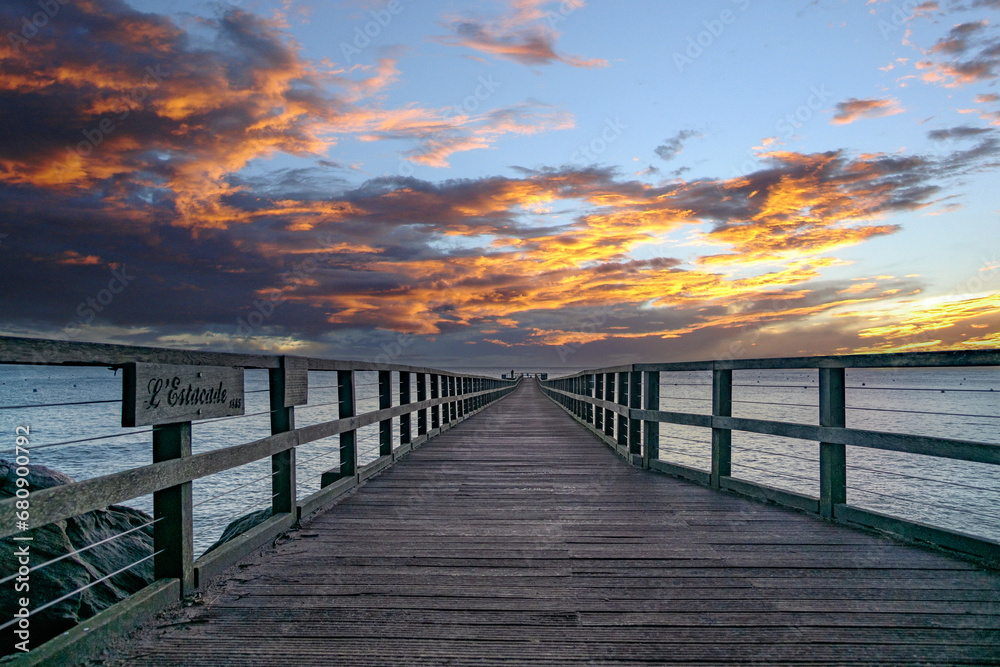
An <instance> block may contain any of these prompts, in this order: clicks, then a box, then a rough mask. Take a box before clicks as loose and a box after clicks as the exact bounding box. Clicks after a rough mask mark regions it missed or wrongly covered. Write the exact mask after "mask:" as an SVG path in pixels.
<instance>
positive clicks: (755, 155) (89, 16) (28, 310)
mask: <svg viewBox="0 0 1000 667" xmlns="http://www.w3.org/2000/svg"><path fill="white" fill-rule="evenodd" d="M43 5H44V6H43ZM48 5H51V7H49V6H48ZM48 5H46V3H44V2H43V3H39V2H38V0H11V1H8V2H5V3H4V4H3V6H2V7H0V26H2V27H3V32H4V35H5V37H4V39H3V40H2V41H0V109H2V111H3V118H4V123H2V124H0V132H2V134H3V139H2V141H0V211H2V215H0V260H2V261H0V267H2V269H0V271H2V276H3V277H2V282H3V286H4V287H3V290H2V297H0V298H2V299H3V306H4V308H3V313H4V316H3V319H2V324H0V334H3V335H15V336H32V337H46V338H59V339H67V340H80V341H92V342H110V343H123V344H134V345H153V346H177V347H185V348H196V349H211V350H218V351H267V352H275V353H280V352H287V353H290V354H308V355H310V356H325V357H334V358H344V359H360V360H376V359H378V360H381V361H385V360H389V361H394V362H399V363H410V362H413V363H417V362H419V363H420V364H421V365H437V366H453V367H468V366H475V365H487V366H502V365H510V364H511V363H515V360H516V363H515V365H518V366H523V365H525V364H534V365H538V366H545V367H553V366H561V365H568V366H595V367H596V366H602V365H609V364H618V363H630V362H634V361H639V360H643V361H681V360H693V359H713V358H724V357H732V356H760V357H766V356H798V355H812V354H846V353H855V352H894V351H931V350H978V349H985V348H994V347H1000V215H998V214H1000V198H998V193H1000V189H998V188H997V187H996V182H997V167H998V166H1000V94H998V93H1000V89H998V86H997V82H998V79H1000V11H998V10H1000V2H997V0H955V1H949V0H940V1H937V2H935V1H933V0H931V1H926V2H915V1H912V0H909V1H902V0H899V1H896V0H868V1H867V2H861V1H860V0H859V1H857V2H841V1H840V0H802V1H800V2H795V3H780V5H779V4H778V3H764V2H761V1H760V0H715V1H714V2H709V3H662V2H652V1H650V2H635V3H625V4H622V3H616V4H613V3H598V2H596V1H595V0H591V1H590V2H584V0H562V1H561V2H560V1H553V2H546V1H543V0H497V1H491V2H486V1H483V2H475V3H469V2H465V3H463V2H450V1H434V2H423V3H415V2H410V1H408V0H388V1H386V0H345V1H343V2H332V3H317V2H310V1H302V2H299V1H297V0H282V1H271V0H260V1H255V0H243V1H242V2H239V1H236V2H203V1H201V0H183V1H181V2H171V3H167V2H163V1H162V0H128V1H125V0H68V1H66V2H65V3H63V0H60V1H59V2H57V1H56V0H52V2H51V3H48ZM677 5H680V6H677ZM46 7H48V9H46ZM46 12H47V13H46ZM111 285H114V286H115V287H114V289H112V288H111V287H110V286H111Z"/></svg>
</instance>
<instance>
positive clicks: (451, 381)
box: [448, 375, 458, 424]
mask: <svg viewBox="0 0 1000 667" xmlns="http://www.w3.org/2000/svg"><path fill="white" fill-rule="evenodd" d="M448 395H449V396H451V397H452V399H454V400H452V401H451V402H450V403H448V405H449V406H450V407H449V410H450V411H451V423H452V424H454V423H455V422H457V421H458V378H457V377H455V376H453V375H449V376H448Z"/></svg>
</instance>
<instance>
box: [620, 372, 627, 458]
mask: <svg viewBox="0 0 1000 667" xmlns="http://www.w3.org/2000/svg"><path fill="white" fill-rule="evenodd" d="M628 376H629V374H628V373H627V372H623V373H619V374H618V405H620V406H622V407H624V408H627V407H628V390H629V378H628ZM628 427H629V424H628V417H626V416H625V415H618V446H619V447H627V446H628Z"/></svg>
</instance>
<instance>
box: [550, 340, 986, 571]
mask: <svg viewBox="0 0 1000 667" xmlns="http://www.w3.org/2000/svg"><path fill="white" fill-rule="evenodd" d="M998 365H1000V350H981V351H974V352H940V353H906V354H876V355H844V356H822V357H798V358H779V359H737V360H720V361H704V362H690V363H687V362H685V363H642V364H630V365H625V366H616V367H610V368H598V369H592V370H586V371H582V372H579V373H576V374H574V375H570V376H566V377H560V378H554V379H550V380H547V381H540V382H539V384H540V385H541V387H542V389H543V391H544V392H545V393H546V394H547V395H548V396H549V398H551V399H552V400H553V401H555V402H556V403H557V404H558V405H560V406H562V407H563V408H564V409H565V410H566V411H567V412H568V413H569V414H570V415H571V416H572V417H573V418H574V419H576V420H577V421H579V422H580V423H582V424H584V425H585V426H587V428H589V429H590V430H591V431H592V432H594V433H595V434H596V435H597V436H598V437H600V438H601V439H603V440H604V441H605V442H606V443H607V444H608V445H609V446H610V447H611V448H612V449H614V450H616V451H617V452H618V453H619V454H620V455H621V456H622V457H624V458H626V459H628V460H629V461H630V462H631V463H632V464H633V465H636V466H641V467H643V468H648V469H652V470H656V471H660V472H663V473H667V474H670V475H673V476H677V477H682V478H686V479H689V480H693V481H696V482H699V483H701V484H705V485H707V486H710V487H712V488H714V489H720V490H729V491H733V492H736V493H739V494H742V495H744V496H749V497H753V498H756V499H759V500H764V501H769V502H774V503H778V504H782V505H786V506H790V507H794V508H797V509H800V510H805V511H807V512H812V513H815V514H819V515H821V516H822V517H825V518H827V519H832V520H835V521H838V522H844V523H849V524H855V525H859V526H864V527H867V528H872V529H876V530H879V531H883V532H888V533H892V534H895V535H899V536H902V537H904V538H907V539H910V540H913V541H918V542H924V543H929V544H932V545H935V546H939V547H943V548H945V549H948V550H952V551H957V552H961V553H965V554H971V555H973V556H975V557H978V558H981V559H985V560H987V561H989V562H992V563H994V564H997V563H1000V540H998V539H997V537H996V536H997V535H1000V512H997V510H996V507H998V506H1000V485H995V484H994V485H991V488H978V491H982V492H986V493H992V496H990V498H991V501H989V502H988V503H987V502H984V503H983V505H985V506H978V507H974V508H972V509H969V510H966V511H968V512H972V513H976V514H979V515H980V516H982V517H985V518H986V520H987V522H992V528H993V529H994V530H993V531H991V535H990V536H988V537H987V536H983V535H978V534H969V533H967V532H964V531H961V530H954V529H950V528H947V527H942V526H940V525H934V524H933V523H930V522H927V521H923V520H913V519H912V518H911V517H905V516H898V515H894V514H892V513H887V512H883V511H874V510H872V509H870V508H863V507H859V506H858V505H857V504H855V503H850V502H848V490H849V489H854V487H853V486H851V485H850V484H849V482H848V469H849V467H850V466H849V461H848V457H847V454H848V451H849V450H848V449H847V448H848V447H857V448H865V450H868V451H870V450H881V451H884V452H897V453H906V454H917V455H924V456H929V457H936V458H935V459H931V460H930V461H931V462H933V461H934V460H938V461H940V460H941V459H947V460H950V461H964V462H974V463H978V464H989V465H992V466H997V465H1000V444H997V443H991V442H979V441H971V440H963V439H955V438H948V437H935V436H930V435H914V434H910V433H899V432H887V431H880V430H869V429H862V428H850V427H849V426H848V424H847V412H848V409H849V407H854V409H857V410H872V409H874V408H871V407H865V406H848V405H847V402H846V400H845V398H846V396H845V395H846V390H847V389H855V390H861V389H862V387H848V386H847V384H846V382H845V371H846V370H849V369H901V368H910V369H916V368H925V369H944V368H970V367H983V366H998ZM768 370H773V371H778V370H781V371H802V370H807V371H808V370H811V371H815V372H816V374H817V375H816V376H814V380H813V381H812V382H811V384H810V385H809V386H808V387H807V386H803V387H801V389H803V390H805V389H807V388H808V389H810V390H815V391H816V393H818V400H816V399H815V398H814V399H813V400H814V401H816V402H815V403H814V404H806V405H798V407H802V408H816V412H815V413H814V414H815V417H814V418H813V419H811V420H810V421H811V423H795V422H792V421H778V420H774V419H760V418H748V417H739V416H733V404H734V402H735V403H760V401H746V400H744V401H734V389H733V388H734V381H733V372H734V371H737V372H739V371H768ZM661 373H663V374H680V375H684V374H689V373H694V374H700V376H699V377H701V378H702V381H701V382H683V381H682V382H679V383H675V384H677V385H684V386H687V385H695V386H702V387H704V389H705V390H706V391H705V392H704V395H702V396H701V397H700V398H699V397H696V398H691V397H688V398H683V399H681V402H683V401H688V402H689V403H686V405H690V401H704V402H705V403H706V404H707V403H710V404H711V410H710V411H708V410H702V411H700V412H695V411H675V410H664V409H661V408H662V407H663V406H661ZM709 373H710V374H711V379H710V380H708V378H707V377H706V376H707V375H708V374H709ZM798 384H800V385H801V384H803V383H802V382H799V383H798ZM743 386H747V387H752V388H754V389H756V385H743ZM779 387H784V385H779ZM864 389H869V388H867V387H865V388H864ZM998 390H1000V387H998ZM933 391H935V392H936V391H938V390H933ZM958 391H980V392H984V395H985V396H987V397H989V396H996V397H997V399H998V400H1000V393H996V392H993V391H992V388H989V389H979V390H970V389H966V390H962V389H959V390H958ZM709 392H710V393H709ZM941 392H942V393H944V390H943V389H942V390H941ZM869 393H871V392H869ZM696 404H697V403H696ZM771 405H776V406H780V405H782V403H781V402H780V401H779V402H774V403H771ZM889 412H900V413H920V411H915V410H906V409H903V410H889ZM855 414H857V413H855ZM920 414H939V413H920ZM906 417H911V415H909V414H905V415H904V417H903V418H904V419H905V418H906ZM963 417H974V418H977V419H979V420H980V421H984V422H989V427H990V431H991V432H993V433H996V432H997V431H1000V428H997V427H1000V411H998V410H996V405H995V404H994V405H993V411H992V412H991V414H986V415H982V414H972V415H956V416H955V418H963ZM994 424H995V426H994ZM661 425H663V426H661ZM666 425H670V428H678V427H700V428H701V429H711V431H710V435H709V434H708V432H707V431H705V430H702V431H699V430H697V429H690V430H689V431H684V433H685V434H688V433H691V432H692V431H693V432H694V434H698V435H699V437H684V436H681V437H680V439H679V440H680V444H679V445H678V447H679V449H675V450H673V451H676V452H678V453H679V454H681V455H682V458H684V457H683V455H685V454H687V453H688V452H690V451H694V450H698V449H699V447H705V448H707V447H708V446H710V448H711V451H710V454H702V456H703V457H704V461H705V462H707V463H708V465H702V466H700V467H697V466H693V465H687V464H682V463H678V462H671V461H669V460H664V459H667V458H669V457H668V456H661V451H660V448H661V438H662V437H663V436H665V435H667V434H669V433H670V428H667V429H666V430H665V431H661V428H662V427H665V426H666ZM734 433H749V434H761V435H765V436H778V437H780V438H789V439H793V441H796V442H802V441H811V442H812V443H813V446H815V443H819V446H818V453H817V454H818V456H815V458H813V459H811V460H810V457H808V456H804V455H802V453H801V452H797V451H796V450H794V448H793V449H791V450H790V451H789V450H787V449H786V451H784V452H777V453H775V455H782V456H785V457H787V458H790V459H791V461H792V463H793V464H795V465H796V469H795V472H794V473H792V474H791V475H786V476H790V477H793V478H798V479H800V480H802V479H805V480H806V481H808V480H810V479H811V480H812V481H813V483H814V488H815V487H818V494H808V493H801V492H796V491H794V490H789V489H782V488H777V486H776V485H775V486H772V485H768V484H763V483H761V482H760V481H751V480H748V479H740V478H739V477H738V476H736V475H734V474H733V466H734V462H735V463H737V464H739V463H740V458H741V457H742V458H744V459H746V458H748V457H753V459H754V461H757V460H759V459H760V458H761V457H760V456H759V455H760V453H761V449H762V448H760V447H756V446H753V445H749V446H747V447H744V448H740V449H739V450H738V451H737V453H736V454H734V449H736V447H734V445H733V434H734ZM771 451H772V450H769V449H768V448H763V452H765V453H769V452H771ZM854 451H859V450H854ZM734 456H735V457H736V458H735V459H734ZM675 458H676V457H675ZM931 464H932V463H931ZM912 468H913V466H912V465H908V466H906V468H905V469H904V470H885V469H884V468H880V469H876V470H874V471H873V472H874V473H878V474H880V475H889V476H896V477H900V478H907V479H910V480H925V481H926V482H933V483H938V484H940V483H943V482H942V481H941V478H940V477H939V476H932V477H926V476H921V474H920V471H919V470H913V469H912ZM758 470H762V469H760V468H758ZM862 470H865V469H864V468H862ZM990 472H991V473H992V474H991V475H990V476H989V477H990V478H991V479H993V480H995V479H997V473H1000V468H997V469H995V470H994V471H990ZM776 474H780V473H776ZM815 481H818V485H817V484H815ZM959 487H961V488H959ZM954 488H956V489H958V490H959V491H967V490H969V489H971V490H977V487H976V486H975V484H974V483H972V482H970V481H969V480H967V479H960V480H955V487H954ZM859 491H860V490H859ZM867 492H868V493H873V494H875V495H881V496H884V495H887V494H886V493H885V492H884V491H878V490H869V491H867ZM852 493H853V491H852ZM940 495H941V494H938V496H940ZM912 500H914V501H915V502H918V503H924V504H926V505H927V506H932V505H934V504H935V503H936V502H940V501H939V500H935V498H931V497H928V498H915V499H912ZM959 509H961V508H959Z"/></svg>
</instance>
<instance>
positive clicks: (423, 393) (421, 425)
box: [417, 373, 427, 437]
mask: <svg viewBox="0 0 1000 667" xmlns="http://www.w3.org/2000/svg"><path fill="white" fill-rule="evenodd" d="M426 400H427V374H426V373H417V403H420V402H421V401H426ZM421 435H427V408H422V409H420V410H418V411H417V436H418V437H419V436H421Z"/></svg>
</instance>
